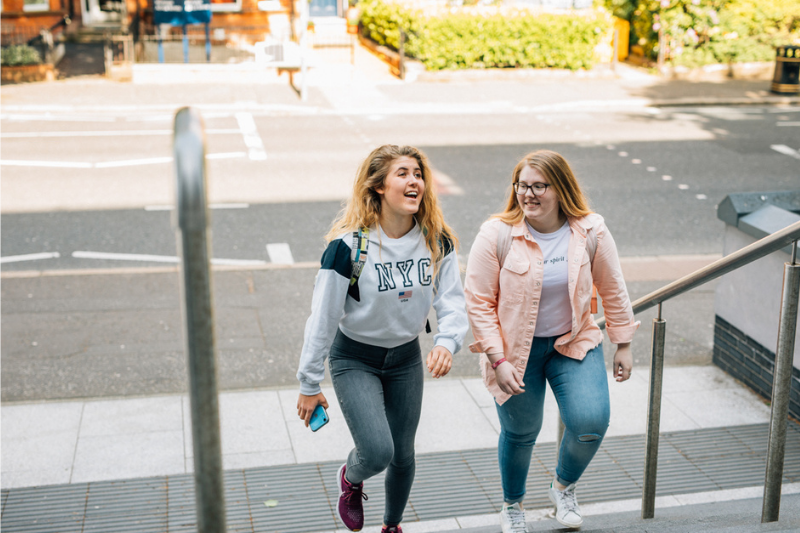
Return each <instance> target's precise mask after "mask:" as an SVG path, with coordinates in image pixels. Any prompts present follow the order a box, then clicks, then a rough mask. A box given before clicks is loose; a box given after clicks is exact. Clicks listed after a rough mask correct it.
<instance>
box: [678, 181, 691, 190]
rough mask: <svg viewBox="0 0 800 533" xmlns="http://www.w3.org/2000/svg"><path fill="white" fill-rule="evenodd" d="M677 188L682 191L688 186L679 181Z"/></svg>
mask: <svg viewBox="0 0 800 533" xmlns="http://www.w3.org/2000/svg"><path fill="white" fill-rule="evenodd" d="M678 188H679V189H680V190H682V191H685V190H687V189H688V188H689V186H688V185H686V184H685V183H681V184H680V185H678Z"/></svg>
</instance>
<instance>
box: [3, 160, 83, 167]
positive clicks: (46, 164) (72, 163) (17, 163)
mask: <svg viewBox="0 0 800 533" xmlns="http://www.w3.org/2000/svg"><path fill="white" fill-rule="evenodd" d="M0 165H3V166H7V167H46V168H92V164H91V163H82V162H79V161H20V160H18V159H2V160H0Z"/></svg>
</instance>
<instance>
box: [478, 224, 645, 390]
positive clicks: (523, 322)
mask: <svg viewBox="0 0 800 533" xmlns="http://www.w3.org/2000/svg"><path fill="white" fill-rule="evenodd" d="M501 224H504V222H502V221H500V220H496V219H493V220H490V221H488V222H486V223H484V224H483V226H481V230H480V232H479V233H478V236H477V237H476V239H475V243H474V244H473V245H472V250H470V254H469V262H468V263H467V276H466V282H465V284H464V292H465V294H466V297H467V313H468V314H469V320H470V323H471V324H472V333H473V335H474V336H475V342H474V343H472V344H471V345H470V347H469V348H470V350H471V351H472V352H474V353H477V352H481V374H482V375H483V381H484V383H485V384H486V388H488V389H489V392H491V393H492V396H494V398H495V400H496V401H497V403H498V404H500V405H502V404H503V403H504V402H505V401H506V400H507V399H508V398H510V397H511V395H510V394H507V393H505V392H503V391H502V390H501V389H500V387H499V386H498V385H497V381H496V379H495V373H494V370H492V365H491V363H490V362H489V359H488V357H487V356H486V354H492V355H495V354H503V356H504V357H505V358H506V359H507V360H508V361H509V362H510V363H511V364H513V365H514V366H515V367H516V368H517V369H518V370H519V372H520V374H521V375H524V374H525V367H526V366H527V364H528V356H529V355H530V349H531V342H532V341H533V332H534V330H535V329H536V317H537V316H538V311H539V299H540V298H541V294H542V277H543V273H544V266H543V264H542V262H543V257H542V249H541V248H540V247H539V245H538V244H536V241H535V240H534V238H533V236H531V234H530V232H529V231H528V229H527V227H526V226H525V220H524V219H523V220H522V221H520V222H519V223H518V224H516V225H514V226H513V227H512V228H511V248H510V250H509V251H508V255H507V256H506V258H505V262H504V263H503V267H502V269H501V268H500V262H499V261H498V258H497V237H498V233H499V229H500V227H501ZM569 226H570V229H571V230H572V235H571V237H570V240H569V252H568V259H567V260H568V262H569V266H568V272H569V282H568V292H569V303H570V305H571V306H572V329H571V330H570V332H569V333H566V334H565V335H563V336H561V337H559V338H558V339H557V340H556V344H555V348H556V350H557V351H558V352H559V353H561V354H563V355H565V356H567V357H572V358H574V359H579V360H580V359H583V358H584V357H586V352H588V351H589V350H591V349H592V348H594V347H595V346H597V345H598V344H600V343H601V342H603V334H602V332H601V331H600V328H599V327H597V324H596V323H595V321H594V318H593V317H592V314H591V312H590V305H591V298H592V284H594V285H595V286H596V287H597V292H598V294H599V295H600V297H601V298H602V300H603V313H604V314H605V317H606V331H608V336H609V338H610V339H611V342H613V343H614V344H621V343H627V342H631V340H632V339H633V333H634V332H635V331H636V328H638V327H639V322H635V321H634V319H633V310H632V309H631V301H630V298H629V297H628V290H627V288H626V287H625V280H624V279H623V278H622V268H621V267H620V264H619V256H618V255H617V246H616V244H615V243H614V239H613V237H611V233H610V232H609V231H608V228H607V227H606V225H605V223H604V222H603V217H601V216H600V215H598V214H594V213H593V214H591V215H587V216H585V217H581V218H570V219H569ZM589 228H594V232H595V234H596V235H597V248H596V250H595V254H594V260H593V261H590V259H589V252H588V251H587V250H586V246H587V230H588V229H589Z"/></svg>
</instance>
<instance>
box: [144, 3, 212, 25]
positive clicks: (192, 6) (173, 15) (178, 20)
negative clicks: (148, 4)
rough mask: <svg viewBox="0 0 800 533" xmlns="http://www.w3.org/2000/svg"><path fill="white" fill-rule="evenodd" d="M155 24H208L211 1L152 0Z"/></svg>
mask: <svg viewBox="0 0 800 533" xmlns="http://www.w3.org/2000/svg"><path fill="white" fill-rule="evenodd" d="M153 22H154V23H155V24H171V25H172V26H184V25H186V24H208V23H209V22H211V0H153Z"/></svg>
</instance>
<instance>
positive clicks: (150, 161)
mask: <svg viewBox="0 0 800 533" xmlns="http://www.w3.org/2000/svg"><path fill="white" fill-rule="evenodd" d="M171 162H172V158H171V157H150V158H147V159H128V160H127V161H126V160H122V161H101V162H100V163H95V164H94V168H119V167H138V166H140V165H161V164H163V163H171Z"/></svg>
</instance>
